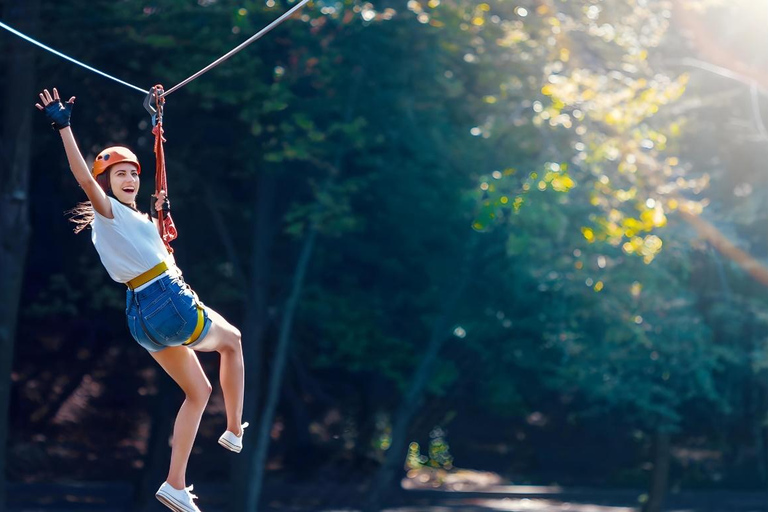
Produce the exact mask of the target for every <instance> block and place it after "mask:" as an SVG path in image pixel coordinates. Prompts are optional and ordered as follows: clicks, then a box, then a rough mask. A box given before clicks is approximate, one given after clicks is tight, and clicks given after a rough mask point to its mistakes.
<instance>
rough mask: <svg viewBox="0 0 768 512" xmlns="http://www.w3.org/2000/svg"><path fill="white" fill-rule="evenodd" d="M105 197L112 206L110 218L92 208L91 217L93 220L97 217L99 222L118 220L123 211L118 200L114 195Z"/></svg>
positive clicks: (109, 222)
mask: <svg viewBox="0 0 768 512" xmlns="http://www.w3.org/2000/svg"><path fill="white" fill-rule="evenodd" d="M107 199H109V204H110V205H111V206H112V218H111V219H108V218H106V217H105V216H103V215H102V214H100V213H99V212H97V211H96V209H95V208H94V210H93V218H94V220H96V219H98V220H99V221H100V222H106V223H107V224H113V223H115V222H118V221H119V220H121V219H122V217H123V215H124V214H125V212H123V209H122V208H120V206H121V205H120V202H119V201H118V200H117V199H115V198H114V197H110V196H107Z"/></svg>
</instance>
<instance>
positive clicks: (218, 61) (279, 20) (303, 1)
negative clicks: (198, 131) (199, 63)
mask: <svg viewBox="0 0 768 512" xmlns="http://www.w3.org/2000/svg"><path fill="white" fill-rule="evenodd" d="M307 2H309V0H301V2H299V3H298V4H296V5H294V6H293V7H292V8H291V9H290V10H288V11H286V12H285V13H284V14H283V15H282V16H280V17H279V18H277V19H276V20H275V21H273V22H272V23H270V24H269V25H267V26H266V27H264V28H263V29H261V30H259V31H258V32H257V33H256V34H254V35H253V36H251V37H250V38H248V39H246V40H245V41H243V42H242V43H240V45H238V46H237V47H236V48H234V49H232V50H230V51H229V53H227V54H225V55H222V56H221V57H219V58H218V59H216V60H215V61H213V62H211V63H210V64H208V65H207V66H206V67H204V68H203V69H201V70H200V71H198V72H197V73H195V74H194V75H192V76H190V77H189V78H187V79H186V80H183V81H182V82H179V83H178V84H176V85H174V86H173V87H171V88H170V89H168V90H167V91H165V92H164V93H163V98H165V97H166V96H168V95H169V94H171V93H172V92H173V91H175V90H176V89H179V88H180V87H184V86H185V85H187V84H188V83H189V82H191V81H192V80H194V79H195V78H197V77H199V76H200V75H202V74H203V73H206V72H208V71H210V70H211V69H213V68H215V67H216V66H218V65H219V64H221V63H222V62H224V61H225V60H227V59H228V58H230V57H231V56H233V55H234V54H236V53H237V52H239V51H240V50H242V49H243V48H245V47H246V46H248V45H249V44H251V43H252V42H254V41H256V40H257V39H260V38H261V36H263V35H264V34H266V33H267V32H269V31H270V30H272V29H273V28H275V27H276V26H278V25H280V24H281V23H282V22H283V21H285V20H286V19H287V18H289V17H290V16H291V15H292V14H293V13H294V12H296V11H298V10H299V9H301V7H303V6H304V4H306V3H307Z"/></svg>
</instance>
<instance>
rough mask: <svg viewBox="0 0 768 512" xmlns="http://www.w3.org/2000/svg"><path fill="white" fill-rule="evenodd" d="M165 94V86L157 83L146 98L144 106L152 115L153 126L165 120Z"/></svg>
mask: <svg viewBox="0 0 768 512" xmlns="http://www.w3.org/2000/svg"><path fill="white" fill-rule="evenodd" d="M163 94H164V93H163V86H162V85H160V84H157V85H156V86H154V87H152V88H151V89H150V90H149V94H147V97H146V98H144V108H145V109H146V110H147V112H149V115H151V116H152V126H157V123H158V121H159V122H161V123H162V122H163V106H164V105H165V98H163Z"/></svg>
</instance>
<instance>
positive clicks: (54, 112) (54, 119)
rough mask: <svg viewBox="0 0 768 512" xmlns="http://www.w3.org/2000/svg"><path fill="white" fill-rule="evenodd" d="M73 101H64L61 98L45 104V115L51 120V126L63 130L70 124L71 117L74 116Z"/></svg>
mask: <svg viewBox="0 0 768 512" xmlns="http://www.w3.org/2000/svg"><path fill="white" fill-rule="evenodd" d="M74 105H75V104H74V102H73V103H69V102H66V103H62V102H61V100H57V101H52V102H51V103H49V104H48V105H46V106H45V110H44V111H45V117H47V118H48V119H50V120H51V126H52V127H53V128H55V129H56V130H61V129H62V128H66V127H67V126H69V118H70V117H71V116H72V107H73V106H74Z"/></svg>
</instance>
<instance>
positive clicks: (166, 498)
mask: <svg viewBox="0 0 768 512" xmlns="http://www.w3.org/2000/svg"><path fill="white" fill-rule="evenodd" d="M192 488H193V486H192V485H190V486H189V487H186V488H184V489H181V490H179V489H176V488H175V487H173V486H171V484H169V483H168V482H163V485H161V486H160V488H159V489H158V490H157V492H156V493H155V498H157V499H158V500H159V501H160V503H162V504H163V505H165V506H166V507H168V508H169V509H171V510H173V511H174V512H200V509H199V508H197V505H195V503H194V502H193V501H192V500H193V499H196V498H197V496H195V495H194V494H192V493H191V492H190V491H192Z"/></svg>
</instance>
